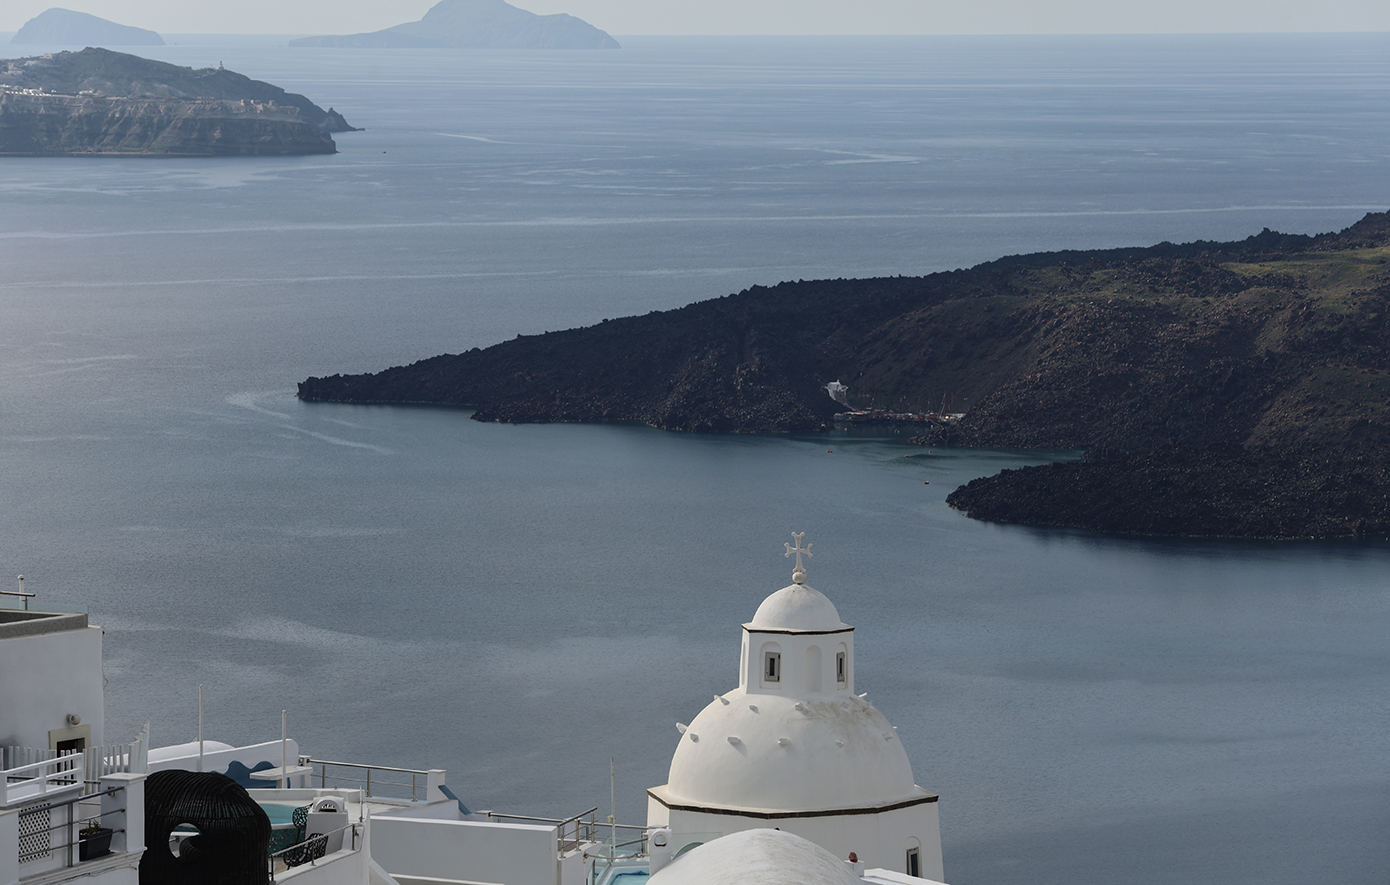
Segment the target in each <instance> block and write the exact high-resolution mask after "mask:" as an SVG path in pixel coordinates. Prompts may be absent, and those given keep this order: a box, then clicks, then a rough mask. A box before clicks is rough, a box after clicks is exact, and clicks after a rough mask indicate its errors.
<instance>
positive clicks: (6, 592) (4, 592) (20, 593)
mask: <svg viewBox="0 0 1390 885" xmlns="http://www.w3.org/2000/svg"><path fill="white" fill-rule="evenodd" d="M19 586H20V587H21V588H23V586H24V584H23V582H21V583H20V585H19ZM37 595H38V594H37V593H25V592H24V591H23V590H22V589H21V590H18V591H15V590H0V596H17V597H22V598H23V599H24V603H23V605H24V609H23V610H24V611H26V612H27V611H28V610H29V600H31V599H33V598H34V597H35V596H37Z"/></svg>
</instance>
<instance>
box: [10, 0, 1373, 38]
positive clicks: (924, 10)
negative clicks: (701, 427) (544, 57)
mask: <svg viewBox="0 0 1390 885" xmlns="http://www.w3.org/2000/svg"><path fill="white" fill-rule="evenodd" d="M435 2H436V0H404V2H398V3H381V2H371V0H347V2H340V3H330V2H328V0H299V2H296V3H293V4H284V3H274V2H271V0H243V2H240V3H238V4H236V7H235V8H229V7H228V6H225V5H221V6H206V7H205V6H203V5H201V4H198V5H194V4H188V3H185V2H181V0H83V2H79V3H68V4H67V5H65V6H63V8H65V9H75V10H76V11H79V12H86V13H89V14H91V15H95V16H98V17H100V18H104V19H108V20H110V21H114V22H117V23H119V24H123V25H130V26H134V27H139V28H148V29H150V30H153V31H158V32H160V33H161V34H164V33H170V34H248V35H249V34H349V33H361V32H365V31H376V30H380V29H382V28H387V27H391V26H392V25H397V24H401V23H403V22H407V21H415V20H418V19H419V18H421V17H422V16H423V15H424V14H425V12H426V11H427V10H429V8H430V7H431V6H433V5H434V4H435ZM513 5H515V6H519V7H521V8H523V9H527V10H529V11H531V12H535V13H538V14H541V15H550V14H554V13H568V14H570V15H574V16H576V17H578V18H582V19H584V20H585V21H587V22H588V23H589V24H591V25H593V26H594V27H596V28H601V29H603V30H605V31H607V32H608V33H610V34H614V35H629V36H837V35H843V36H895V35H903V36H910V35H911V36H916V35H922V36H929V35H1064V34H1078V35H1079V34H1114V35H1122V34H1233V33H1338V32H1384V31H1390V4H1386V3H1383V2H1380V0H1328V2H1325V3H1322V4H1316V5H1315V4H1294V3H1291V2H1278V3H1268V2H1265V0H1205V2H1204V0H1172V2H1170V3H1168V4H1165V5H1163V6H1161V7H1158V6H1156V5H1153V4H1150V3H1147V2H1141V0H1116V2H1105V0H1059V2H1055V3H1048V4H1040V3H1036V2H1032V0H979V2H976V3H972V4H968V5H967V4H963V3H945V2H926V0H862V2H857V3H854V4H850V3H848V2H844V0H745V2H735V0H707V2H704V3H701V4H698V5H695V4H676V3H652V2H650V0H518V2H515V3H513ZM53 6H54V4H53V3H52V2H51V0H15V2H12V3H9V4H6V9H5V10H4V11H3V12H2V13H0V33H13V32H15V31H18V30H19V29H20V28H21V27H23V26H24V23H25V22H27V21H29V20H30V19H31V18H33V17H34V16H36V15H38V14H39V13H41V12H43V11H44V10H46V9H50V8H53Z"/></svg>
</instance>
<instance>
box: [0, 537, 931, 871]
mask: <svg viewBox="0 0 1390 885" xmlns="http://www.w3.org/2000/svg"><path fill="white" fill-rule="evenodd" d="M793 537H794V538H795V540H796V546H795V547H793V546H792V545H787V555H788V556H795V557H796V567H795V570H794V572H793V582H792V583H791V584H790V585H789V586H787V587H784V588H782V589H781V590H778V591H777V592H775V593H773V594H772V595H771V596H768V597H767V598H766V599H765V600H764V601H763V603H762V605H760V606H759V607H758V609H757V612H756V613H755V614H754V616H753V619H752V620H751V621H749V622H748V623H746V624H744V625H743V641H742V649H741V657H740V667H739V684H738V686H737V687H736V688H733V689H731V690H729V691H727V692H725V693H724V694H720V695H716V696H715V698H714V700H713V701H712V702H711V703H710V704H709V705H708V706H706V707H705V709H704V710H702V711H700V713H699V715H697V716H696V717H695V718H694V719H693V720H692V721H691V722H690V724H689V725H684V724H680V725H678V729H679V730H680V732H681V734H680V737H679V742H678V744H677V746H676V750H675V753H674V755H673V757H672V760H671V768H670V774H669V777H668V779H667V782H666V783H665V784H662V785H660V786H655V787H652V788H651V789H649V790H648V791H647V796H648V803H647V821H646V825H645V826H644V827H643V826H630V827H621V828H610V826H609V825H608V824H606V823H598V822H596V821H595V820H594V817H593V814H592V813H588V815H587V817H583V816H582V817H578V818H572V819H570V820H564V821H560V820H548V819H541V818H530V817H526V816H524V815H519V814H501V813H497V812H489V813H486V814H476V813H473V812H470V811H469V810H468V808H467V807H466V806H465V805H464V803H463V801H461V799H460V797H457V796H456V795H455V794H454V793H453V792H452V790H451V789H450V788H449V786H448V785H447V784H446V779H445V773H444V772H443V771H440V770H430V771H410V770H404V769H392V768H387V767H383V766H369V765H363V764H357V763H346V762H330V761H324V760H318V759H314V758H313V757H311V756H308V755H302V754H301V752H300V748H299V746H298V745H297V744H296V743H295V742H294V741H293V740H291V739H289V737H288V735H283V734H282V735H281V736H280V739H278V740H269V741H266V742H265V743H261V744H256V745H253V746H246V747H231V746H228V745H225V744H220V743H216V742H212V741H206V740H200V741H194V742H191V743H187V744H181V745H178V746H173V747H163V748H156V749H150V748H148V746H147V741H148V738H147V733H148V732H147V731H146V732H142V734H141V735H139V736H137V737H136V738H135V740H134V741H132V742H131V743H128V744H116V745H112V744H108V743H107V741H108V740H109V739H110V736H108V735H106V734H105V733H104V729H103V722H104V715H103V714H104V710H103V692H102V686H103V680H102V669H101V646H102V630H101V628H100V627H96V626H93V625H91V624H89V623H88V622H87V616H86V615H83V614H72V613H63V612H49V611H36V610H31V609H35V608H39V607H40V606H37V605H35V604H33V603H32V601H31V599H32V597H31V596H29V595H28V594H23V593H22V583H21V593H20V594H6V595H5V596H4V597H0V601H3V602H6V604H7V606H6V607H0V747H2V748H3V755H0V769H4V770H3V772H0V774H3V783H0V885H19V883H25V885H50V883H62V882H72V881H78V880H80V881H82V882H83V883H90V885H137V883H141V885H164V883H169V885H177V883H211V882H227V883H232V882H237V883H241V882H246V883H253V882H254V883H263V882H271V881H274V882H280V881H288V880H291V879H293V880H295V881H296V882H298V883H300V885H317V883H322V885H348V883H352V885H426V883H428V885H480V883H486V885H640V883H643V882H648V881H649V882H650V883H651V885H694V883H700V885H724V883H728V885H732V883H741V885H782V883H786V885H819V883H826V885H829V883H840V885H843V883H874V885H884V883H912V882H918V883H921V882H923V881H924V880H928V881H933V880H934V881H940V880H941V879H942V860H941V836H940V829H939V825H938V819H937V802H936V799H937V797H936V796H935V795H934V794H933V793H930V792H928V791H926V790H924V789H922V788H921V787H920V786H918V785H917V784H916V783H915V781H914V779H913V776H912V767H911V765H910V763H909V761H908V758H907V754H906V752H905V751H904V750H903V747H902V742H901V741H899V740H898V738H897V734H896V732H895V730H894V728H893V726H892V725H891V724H890V723H889V721H888V719H887V718H886V717H885V716H884V715H883V714H882V713H881V712H879V711H878V710H877V709H875V708H874V707H873V705H872V704H870V703H869V702H868V701H867V700H866V699H865V698H864V697H863V696H861V695H856V694H855V692H854V675H855V674H854V628H853V627H851V626H849V625H847V624H845V623H844V622H843V621H841V619H840V615H839V612H838V611H837V610H836V608H835V606H834V604H833V603H831V602H830V600H829V599H828V598H826V596H825V595H824V594H822V593H820V592H819V591H817V590H815V589H813V588H812V587H810V586H809V585H808V584H807V583H806V569H805V568H804V565H803V561H802V560H803V557H809V556H810V545H806V546H805V547H803V546H802V544H801V541H802V536H801V535H794V536H793ZM373 777H374V778H375V785H376V786H375V788H373V787H371V786H370V785H371V784H372V782H373V781H372V779H373ZM383 783H388V784H392V785H394V792H393V795H392V796H390V797H383V796H382V795H380V793H381V792H382V784H383ZM388 792H392V791H391V790H388ZM619 829H620V830H621V832H619ZM612 833H618V835H617V838H616V840H613V839H610V834H612ZM613 841H616V842H617V843H619V844H618V846H617V847H615V846H614V844H613ZM852 853H853V855H852Z"/></svg>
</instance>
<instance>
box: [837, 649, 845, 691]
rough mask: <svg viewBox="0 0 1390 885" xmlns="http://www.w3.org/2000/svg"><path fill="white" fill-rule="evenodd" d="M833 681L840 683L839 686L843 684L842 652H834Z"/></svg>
mask: <svg viewBox="0 0 1390 885" xmlns="http://www.w3.org/2000/svg"><path fill="white" fill-rule="evenodd" d="M835 681H836V682H838V683H840V685H841V686H843V685H844V684H845V653H844V652H837V653H836V654H835Z"/></svg>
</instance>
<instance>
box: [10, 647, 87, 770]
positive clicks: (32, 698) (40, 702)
mask: <svg viewBox="0 0 1390 885" xmlns="http://www.w3.org/2000/svg"><path fill="white" fill-rule="evenodd" d="M101 634H102V630H101V628H100V627H83V628H81V629H77V630H58V631H55V632H52V633H40V634H37V635H33V636H11V637H6V638H4V639H0V746H18V747H38V748H47V747H48V745H49V743H48V733H49V731H53V730H58V729H67V728H69V727H70V723H69V722H68V719H67V717H68V715H69V714H73V715H76V716H77V717H79V718H80V720H81V724H82V725H90V726H91V743H90V744H88V746H100V745H101V744H102V743H104V741H105V734H104V729H103V728H102V723H103V691H102V673H101Z"/></svg>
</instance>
